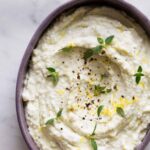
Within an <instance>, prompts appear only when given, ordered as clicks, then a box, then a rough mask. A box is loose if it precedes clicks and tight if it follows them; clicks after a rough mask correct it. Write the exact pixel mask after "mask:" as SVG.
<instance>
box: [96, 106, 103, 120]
mask: <svg viewBox="0 0 150 150" xmlns="http://www.w3.org/2000/svg"><path fill="white" fill-rule="evenodd" d="M103 108H104V105H101V106H99V107H98V109H97V116H98V117H99V116H100V113H101V112H102V110H103Z"/></svg>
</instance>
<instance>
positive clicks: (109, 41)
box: [105, 35, 114, 45]
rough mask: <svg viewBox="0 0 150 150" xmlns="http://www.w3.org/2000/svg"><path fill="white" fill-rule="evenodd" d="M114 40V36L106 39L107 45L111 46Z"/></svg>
mask: <svg viewBox="0 0 150 150" xmlns="http://www.w3.org/2000/svg"><path fill="white" fill-rule="evenodd" d="M113 39H114V35H111V36H109V37H107V38H106V39H105V44H106V45H109V44H111V43H112V41H113Z"/></svg>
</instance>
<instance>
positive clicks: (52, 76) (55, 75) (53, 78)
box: [47, 67, 59, 86]
mask: <svg viewBox="0 0 150 150" xmlns="http://www.w3.org/2000/svg"><path fill="white" fill-rule="evenodd" d="M47 70H48V71H49V75H48V77H50V79H51V81H52V82H53V85H54V86H56V85H57V83H58V81H59V74H58V72H56V70H55V69H54V68H52V67H49V68H47Z"/></svg>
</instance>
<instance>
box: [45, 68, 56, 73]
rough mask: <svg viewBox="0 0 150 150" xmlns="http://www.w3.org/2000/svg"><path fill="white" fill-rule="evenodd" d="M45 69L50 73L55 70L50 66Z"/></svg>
mask: <svg viewBox="0 0 150 150" xmlns="http://www.w3.org/2000/svg"><path fill="white" fill-rule="evenodd" d="M47 70H48V71H49V72H50V73H52V72H56V70H55V69H54V68H52V67H49V68H47Z"/></svg>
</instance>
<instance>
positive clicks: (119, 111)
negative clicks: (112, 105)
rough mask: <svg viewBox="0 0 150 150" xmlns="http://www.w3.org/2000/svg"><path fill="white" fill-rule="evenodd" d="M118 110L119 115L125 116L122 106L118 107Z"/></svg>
mask: <svg viewBox="0 0 150 150" xmlns="http://www.w3.org/2000/svg"><path fill="white" fill-rule="evenodd" d="M116 112H117V113H118V115H119V116H121V117H123V118H125V113H124V110H123V109H122V108H121V107H117V108H116Z"/></svg>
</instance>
